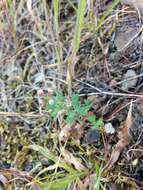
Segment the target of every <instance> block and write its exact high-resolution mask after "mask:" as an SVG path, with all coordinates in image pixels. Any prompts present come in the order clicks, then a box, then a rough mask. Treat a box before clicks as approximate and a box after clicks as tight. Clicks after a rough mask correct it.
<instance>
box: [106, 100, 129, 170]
mask: <svg viewBox="0 0 143 190" xmlns="http://www.w3.org/2000/svg"><path fill="white" fill-rule="evenodd" d="M131 126H132V102H131V104H130V109H129V112H128V116H127V118H126V121H125V122H124V124H123V128H122V130H121V131H120V133H119V141H118V143H117V144H116V147H115V149H114V150H113V152H112V154H111V157H110V160H109V161H108V162H107V164H106V165H105V167H104V171H109V170H110V169H111V168H112V166H113V165H114V164H115V162H116V161H117V160H118V158H119V156H120V154H121V152H122V151H123V149H124V147H126V146H127V145H128V144H129V143H130V140H131V136H130V128H131Z"/></svg>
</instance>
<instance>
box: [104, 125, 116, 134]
mask: <svg viewBox="0 0 143 190" xmlns="http://www.w3.org/2000/svg"><path fill="white" fill-rule="evenodd" d="M104 130H105V132H106V133H107V134H111V135H112V134H114V133H115V128H114V127H113V125H112V123H106V124H105V125H104Z"/></svg>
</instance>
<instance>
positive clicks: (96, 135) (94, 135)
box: [86, 129, 101, 145]
mask: <svg viewBox="0 0 143 190" xmlns="http://www.w3.org/2000/svg"><path fill="white" fill-rule="evenodd" d="M100 138H101V135H100V132H99V131H98V130H96V129H94V130H89V132H88V133H87V136H86V143H87V144H96V145H99V144H100Z"/></svg>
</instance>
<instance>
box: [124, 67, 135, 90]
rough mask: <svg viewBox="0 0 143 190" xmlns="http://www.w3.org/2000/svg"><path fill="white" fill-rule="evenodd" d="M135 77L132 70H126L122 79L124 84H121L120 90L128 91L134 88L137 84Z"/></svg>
mask: <svg viewBox="0 0 143 190" xmlns="http://www.w3.org/2000/svg"><path fill="white" fill-rule="evenodd" d="M136 77H137V74H136V72H135V71H134V70H132V69H130V70H128V71H127V72H126V73H125V75H124V77H123V80H124V82H123V83H122V89H123V90H128V89H129V88H133V87H134V86H136V83H137V78H136Z"/></svg>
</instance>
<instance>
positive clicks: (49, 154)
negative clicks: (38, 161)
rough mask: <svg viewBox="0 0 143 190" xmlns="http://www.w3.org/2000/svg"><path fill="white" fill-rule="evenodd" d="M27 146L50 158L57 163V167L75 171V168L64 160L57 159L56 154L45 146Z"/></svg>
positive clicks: (71, 171)
mask: <svg viewBox="0 0 143 190" xmlns="http://www.w3.org/2000/svg"><path fill="white" fill-rule="evenodd" d="M29 148H30V149H32V150H35V151H37V152H39V153H40V154H42V155H43V156H45V157H46V158H47V159H49V160H52V161H53V162H54V163H55V164H57V167H61V168H63V169H65V170H66V171H68V172H70V173H73V172H75V170H74V169H73V168H72V166H70V165H68V164H67V163H66V162H65V161H64V160H62V159H59V157H58V156H56V155H55V154H54V153H52V152H50V151H49V150H48V149H47V148H43V147H41V146H38V145H30V146H29Z"/></svg>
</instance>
